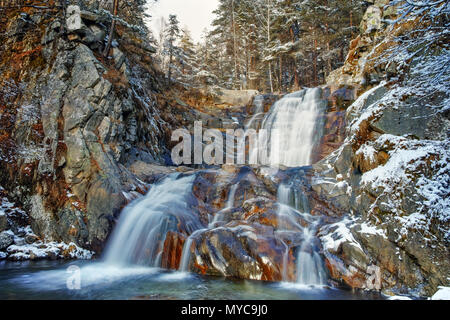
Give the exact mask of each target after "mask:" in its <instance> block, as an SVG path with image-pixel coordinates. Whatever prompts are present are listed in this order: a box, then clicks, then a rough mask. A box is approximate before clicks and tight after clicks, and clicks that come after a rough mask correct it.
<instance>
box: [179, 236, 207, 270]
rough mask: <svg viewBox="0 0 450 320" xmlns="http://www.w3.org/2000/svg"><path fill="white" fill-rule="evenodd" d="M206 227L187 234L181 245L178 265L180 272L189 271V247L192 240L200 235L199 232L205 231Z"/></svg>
mask: <svg viewBox="0 0 450 320" xmlns="http://www.w3.org/2000/svg"><path fill="white" fill-rule="evenodd" d="M206 230H208V229H200V230H197V231H195V232H194V233H193V234H191V235H190V236H189V238H187V240H186V242H185V244H184V246H183V252H182V253H181V260H180V267H179V269H178V270H179V271H181V272H189V262H190V260H191V247H192V242H193V241H194V239H195V238H196V237H197V236H198V235H200V234H201V233H203V232H205V231H206Z"/></svg>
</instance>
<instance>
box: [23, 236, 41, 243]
mask: <svg viewBox="0 0 450 320" xmlns="http://www.w3.org/2000/svg"><path fill="white" fill-rule="evenodd" d="M38 239H39V238H38V237H37V236H35V235H34V234H28V235H26V236H25V242H26V243H28V244H33V243H35V242H36V241H37V240H38Z"/></svg>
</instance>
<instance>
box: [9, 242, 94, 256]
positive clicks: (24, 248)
mask: <svg viewBox="0 0 450 320" xmlns="http://www.w3.org/2000/svg"><path fill="white" fill-rule="evenodd" d="M7 252H8V254H9V257H8V259H9V260H15V261H22V260H38V259H48V258H51V259H85V260H87V259H91V258H92V257H93V255H94V253H93V252H90V251H88V250H85V249H82V248H80V247H78V246H77V245H76V244H74V243H69V244H66V243H58V242H48V243H44V242H42V241H37V242H35V243H33V244H25V245H21V246H18V245H12V246H9V247H8V249H7Z"/></svg>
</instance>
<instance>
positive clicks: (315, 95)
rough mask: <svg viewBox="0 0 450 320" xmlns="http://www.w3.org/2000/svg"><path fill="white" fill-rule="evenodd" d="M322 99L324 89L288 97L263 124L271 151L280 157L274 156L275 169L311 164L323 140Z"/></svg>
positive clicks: (271, 162)
mask: <svg viewBox="0 0 450 320" xmlns="http://www.w3.org/2000/svg"><path fill="white" fill-rule="evenodd" d="M321 96H322V90H321V89H320V88H312V89H304V90H301V91H298V92H295V93H292V94H288V95H286V96H284V97H283V98H282V99H281V100H279V101H277V102H276V103H275V104H274V105H273V106H272V108H271V109H270V111H269V113H268V114H267V115H266V117H265V118H264V120H263V123H262V128H263V129H265V130H267V131H268V136H269V137H268V147H269V146H270V149H271V150H278V154H275V153H274V152H271V153H270V159H269V161H270V164H271V165H284V166H287V167H300V166H305V165H309V164H311V155H312V150H313V147H314V145H315V144H316V143H317V140H318V138H320V135H318V134H317V132H318V131H319V130H317V129H318V127H319V126H320V124H319V123H318V118H319V114H320V112H321V111H322V109H323V104H324V101H323V100H322V98H321ZM276 134H279V139H277V140H275V135H276ZM260 152H261V151H260ZM260 154H261V153H260ZM277 156H278V157H277Z"/></svg>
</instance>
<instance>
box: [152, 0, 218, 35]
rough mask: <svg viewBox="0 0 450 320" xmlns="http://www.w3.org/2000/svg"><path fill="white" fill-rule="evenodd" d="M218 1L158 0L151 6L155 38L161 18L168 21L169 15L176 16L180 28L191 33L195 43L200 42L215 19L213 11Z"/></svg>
mask: <svg viewBox="0 0 450 320" xmlns="http://www.w3.org/2000/svg"><path fill="white" fill-rule="evenodd" d="M150 1H151V0H150ZM217 5H218V0H158V2H157V3H156V4H154V5H152V6H150V12H149V14H150V15H151V16H152V20H151V25H150V26H151V28H152V30H153V31H154V34H155V37H157V35H158V34H159V29H160V27H159V26H160V18H161V17H164V18H165V19H166V20H168V17H169V14H176V15H177V16H178V20H179V21H180V26H181V27H182V28H183V27H185V26H187V27H188V29H189V30H190V31H191V34H192V38H194V41H200V40H201V35H202V32H203V29H205V28H209V26H210V25H211V21H212V20H213V19H214V15H213V14H212V11H213V10H215V9H216V8H217Z"/></svg>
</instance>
